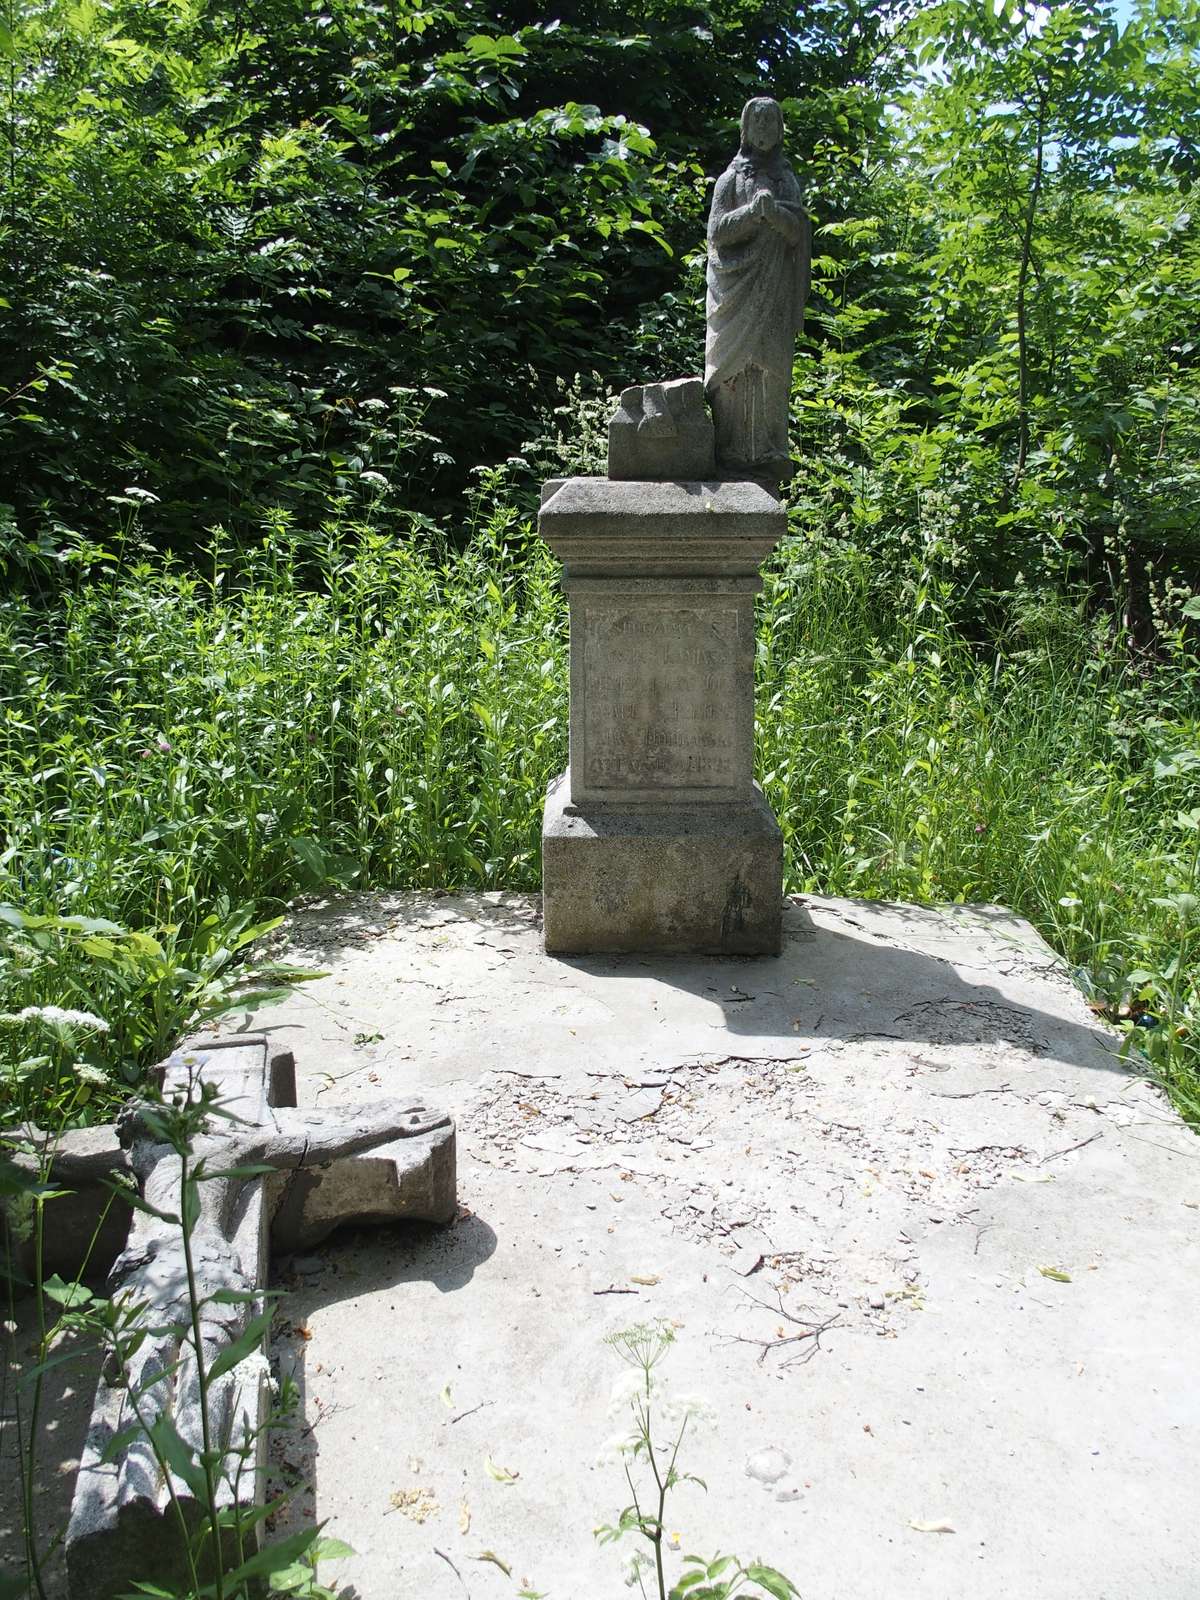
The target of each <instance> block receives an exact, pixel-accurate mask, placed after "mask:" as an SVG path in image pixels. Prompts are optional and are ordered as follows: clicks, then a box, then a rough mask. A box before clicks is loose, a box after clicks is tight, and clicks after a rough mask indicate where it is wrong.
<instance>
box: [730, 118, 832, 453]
mask: <svg viewBox="0 0 1200 1600" xmlns="http://www.w3.org/2000/svg"><path fill="white" fill-rule="evenodd" d="M741 134H742V137H741V148H740V149H739V151H738V153H737V155H736V156H735V157H734V159H733V160H732V161H731V162H730V164H729V166H728V167H727V168H726V169H725V171H724V172H723V173H722V175H721V176H720V178H718V179H717V183H716V186H715V188H714V189H713V199H712V210H711V213H710V215H709V221H708V302H707V318H708V333H707V340H706V344H705V351H704V384H705V388H706V390H707V393H708V397H709V400H710V402H711V404H712V408H713V420H714V423H715V427H716V455H717V469H718V471H719V472H720V473H721V475H722V476H723V477H737V478H742V477H748V478H761V479H762V480H763V481H764V482H779V481H780V480H781V479H783V478H787V477H790V476H791V471H792V462H791V460H790V458H789V455H788V397H789V392H790V389H791V381H792V358H793V353H794V351H795V347H796V335H797V333H798V332H799V331H800V328H801V327H802V325H803V322H804V303H805V300H806V299H807V296H808V280H809V263H810V258H811V247H810V243H809V223H808V217H807V215H806V213H805V210H804V200H803V196H802V194H801V192H800V185H799V184H798V183H797V181H796V175H795V173H794V172H793V171H792V169H791V168H790V167H789V166H788V164H787V162H786V161H785V160H784V158H783V112H782V111H781V110H780V107H779V104H778V102H777V101H775V100H771V99H768V98H766V97H765V96H760V97H759V98H757V99H754V100H749V101H747V103H746V105H745V107H744V109H743V111H742V127H741Z"/></svg>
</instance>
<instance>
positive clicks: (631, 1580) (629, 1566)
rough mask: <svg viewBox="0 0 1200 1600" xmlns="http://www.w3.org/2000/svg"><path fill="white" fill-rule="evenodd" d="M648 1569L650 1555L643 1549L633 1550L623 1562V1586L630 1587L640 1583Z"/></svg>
mask: <svg viewBox="0 0 1200 1600" xmlns="http://www.w3.org/2000/svg"><path fill="white" fill-rule="evenodd" d="M649 1571H650V1557H649V1556H648V1555H646V1553H645V1551H643V1550H635V1551H634V1553H633V1554H632V1555H631V1556H630V1557H629V1559H628V1560H627V1561H626V1563H625V1571H624V1577H625V1587H626V1588H627V1589H632V1588H633V1586H634V1584H640V1583H641V1581H642V1577H643V1575H644V1574H645V1573H648V1572H649Z"/></svg>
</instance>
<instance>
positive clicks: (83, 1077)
mask: <svg viewBox="0 0 1200 1600" xmlns="http://www.w3.org/2000/svg"><path fill="white" fill-rule="evenodd" d="M74 1072H75V1076H76V1077H77V1078H78V1079H79V1081H80V1082H81V1083H94V1084H97V1085H103V1084H106V1083H107V1082H108V1073H107V1072H105V1070H104V1068H103V1067H93V1066H92V1065H91V1063H90V1062H87V1061H77V1062H76V1063H75V1066H74Z"/></svg>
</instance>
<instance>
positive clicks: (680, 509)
mask: <svg viewBox="0 0 1200 1600" xmlns="http://www.w3.org/2000/svg"><path fill="white" fill-rule="evenodd" d="M785 525H786V523H785V514H784V512H783V510H782V509H781V507H780V505H779V503H778V501H777V500H776V499H775V498H774V497H773V496H772V495H771V494H770V493H768V492H767V491H766V490H765V489H763V488H762V487H761V486H760V485H759V484H756V483H749V482H745V483H729V482H695V483H692V482H684V481H663V482H631V481H619V482H618V481H612V480H610V479H602V478H572V479H566V480H562V481H557V482H554V483H552V484H548V485H547V486H546V492H545V494H544V498H543V504H542V510H541V517H540V523H539V527H540V531H541V534H542V537H543V538H544V539H545V540H546V542H547V543H548V544H549V545H550V547H551V549H552V550H553V551H554V553H555V554H556V555H557V556H558V557H559V558H560V560H561V561H562V562H563V575H562V583H563V588H564V590H565V592H566V594H567V598H568V603H569V606H570V615H571V711H570V766H569V768H568V771H567V772H566V773H564V774H562V776H561V777H560V778H559V779H558V780H556V782H555V784H553V785H552V786H551V789H550V792H549V794H548V796H547V803H546V812H545V817H544V825H543V904H544V913H545V936H546V947H547V949H548V950H551V951H557V952H560V953H564V954H565V953H572V952H574V953H584V952H587V951H605V950H647V951H653V950H680V951H688V950H690V951H707V952H725V953H735V952H736V953H741V954H764V953H774V952H777V951H778V948H779V938H780V916H781V893H782V841H781V839H780V835H779V829H778V826H777V824H776V823H775V820H774V818H773V817H772V816H771V813H770V810H769V808H768V807H767V805H766V802H765V800H764V799H763V797H762V795H761V793H760V792H759V791H758V789H757V788H756V786H755V784H754V596H755V594H756V593H757V591H758V590H759V589H760V588H761V583H762V580H761V578H760V576H759V567H760V565H761V563H762V561H763V560H764V559H765V558H766V557H767V556H768V555H769V554H770V552H771V550H772V549H773V548H774V546H775V544H776V543H777V541H778V540H779V538H780V537H781V535H782V533H783V531H784V528H785Z"/></svg>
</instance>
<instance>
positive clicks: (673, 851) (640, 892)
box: [542, 772, 783, 956]
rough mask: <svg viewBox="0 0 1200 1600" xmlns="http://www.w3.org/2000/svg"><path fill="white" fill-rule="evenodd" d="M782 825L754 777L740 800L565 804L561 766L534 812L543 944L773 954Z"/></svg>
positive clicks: (778, 929) (595, 951)
mask: <svg viewBox="0 0 1200 1600" xmlns="http://www.w3.org/2000/svg"><path fill="white" fill-rule="evenodd" d="M782 879H783V836H782V835H781V833H780V831H779V824H778V823H777V822H776V821H775V818H774V816H773V815H772V813H771V808H770V806H768V804H767V802H766V800H765V799H764V798H763V794H762V791H761V790H760V789H759V788H758V787H757V786H756V787H755V789H754V791H753V794H752V796H751V798H750V799H749V800H747V801H746V802H745V804H734V805H720V806H687V807H684V806H678V805H676V806H672V807H671V808H670V809H667V808H666V807H663V808H662V809H658V808H651V807H640V806H639V807H632V806H631V807H618V806H610V805H602V806H588V805H587V804H586V803H585V804H582V805H580V806H575V805H573V804H572V803H571V788H570V774H569V772H566V773H563V774H562V776H561V777H559V778H556V779H555V780H554V782H553V783H552V784H551V785H550V788H549V790H548V792H547V795H546V808H545V812H544V814H543V819H542V904H543V913H544V918H545V941H546V949H547V951H548V952H549V953H550V954H551V955H600V954H604V953H606V952H617V951H625V952H637V953H641V954H645V953H647V952H650V951H660V952H677V953H683V952H690V953H693V954H700V955H736V956H766V955H770V956H775V955H778V954H779V950H780V943H781V939H782V915H783V898H782V895H781V892H780V885H781V882H782Z"/></svg>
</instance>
